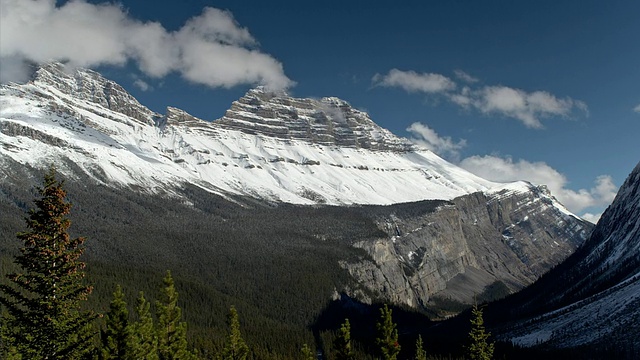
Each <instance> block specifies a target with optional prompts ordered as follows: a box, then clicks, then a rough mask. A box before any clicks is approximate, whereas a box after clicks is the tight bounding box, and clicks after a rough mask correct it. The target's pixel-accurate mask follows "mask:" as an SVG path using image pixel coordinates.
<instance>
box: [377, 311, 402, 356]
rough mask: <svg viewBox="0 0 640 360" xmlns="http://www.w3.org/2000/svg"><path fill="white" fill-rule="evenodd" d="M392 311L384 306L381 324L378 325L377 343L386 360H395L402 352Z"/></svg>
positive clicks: (381, 312) (381, 313)
mask: <svg viewBox="0 0 640 360" xmlns="http://www.w3.org/2000/svg"><path fill="white" fill-rule="evenodd" d="M391 313H392V311H391V309H389V307H388V306H387V304H385V305H384V307H383V308H381V309H380V322H379V323H377V324H376V327H377V328H378V338H377V339H376V343H377V344H378V346H379V347H380V353H381V355H382V358H383V359H384V360H395V359H396V358H397V357H398V353H399V352H400V344H398V330H397V329H396V324H395V323H394V322H393V320H392V319H391Z"/></svg>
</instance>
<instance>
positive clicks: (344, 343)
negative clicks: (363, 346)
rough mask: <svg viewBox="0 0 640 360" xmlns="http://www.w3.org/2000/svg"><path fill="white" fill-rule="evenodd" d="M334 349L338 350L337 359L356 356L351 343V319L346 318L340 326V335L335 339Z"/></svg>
mask: <svg viewBox="0 0 640 360" xmlns="http://www.w3.org/2000/svg"><path fill="white" fill-rule="evenodd" d="M333 349H334V350H335V352H336V353H335V355H336V360H353V359H355V358H356V357H355V354H354V352H353V346H352V345H351V323H349V319H344V323H343V324H342V326H340V330H339V331H338V337H337V338H336V339H335V340H334V341H333Z"/></svg>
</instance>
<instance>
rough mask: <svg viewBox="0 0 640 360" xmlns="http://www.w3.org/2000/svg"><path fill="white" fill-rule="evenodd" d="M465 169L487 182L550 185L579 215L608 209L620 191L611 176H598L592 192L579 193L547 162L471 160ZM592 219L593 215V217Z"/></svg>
mask: <svg viewBox="0 0 640 360" xmlns="http://www.w3.org/2000/svg"><path fill="white" fill-rule="evenodd" d="M459 165H460V166H461V167H462V168H464V169H466V170H468V171H470V172H472V173H474V174H476V175H478V176H480V177H483V178H485V179H488V180H492V181H498V182H508V181H516V180H527V181H530V182H532V183H534V184H537V185H547V187H548V188H549V190H551V193H552V194H553V195H554V196H555V197H556V198H557V199H558V200H559V201H560V202H561V203H562V204H564V205H565V206H566V207H567V208H568V209H569V210H570V211H572V212H573V213H576V214H577V213H580V212H581V211H583V210H584V209H586V208H589V207H603V206H607V205H609V204H610V203H611V202H612V201H613V199H614V198H615V196H616V192H617V190H618V187H617V186H616V185H615V184H614V183H613V179H612V178H611V176H609V175H601V176H598V177H597V178H596V179H595V180H594V186H593V187H592V188H590V189H579V190H577V191H575V190H571V189H568V188H567V185H568V183H569V181H568V180H567V178H566V177H565V176H564V175H563V174H561V173H560V172H558V171H557V170H555V169H553V168H552V167H551V166H549V165H547V164H546V163H544V162H529V161H526V160H522V159H521V160H518V161H513V159H511V158H510V157H506V158H502V157H498V156H491V155H487V156H477V155H476V156H471V157H468V158H465V159H464V160H462V161H461V162H460V164H459ZM592 216H593V215H592Z"/></svg>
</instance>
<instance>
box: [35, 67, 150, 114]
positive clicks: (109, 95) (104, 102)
mask: <svg viewBox="0 0 640 360" xmlns="http://www.w3.org/2000/svg"><path fill="white" fill-rule="evenodd" d="M33 83H40V84H46V85H49V86H51V87H53V88H55V89H56V90H58V91H60V92H62V93H63V94H65V95H69V96H71V97H72V98H73V99H75V100H85V101H87V102H90V103H94V104H98V105H100V106H102V107H104V108H105V109H109V110H111V111H114V112H118V113H121V114H124V115H126V116H128V117H131V118H133V119H136V120H138V121H141V122H143V123H145V124H153V119H154V118H156V117H158V114H156V113H154V112H153V111H151V110H149V109H148V108H147V107H145V106H143V105H142V104H140V103H139V102H138V100H136V99H135V98H134V97H133V96H131V94H129V93H128V92H127V91H126V90H125V89H124V88H123V87H122V86H120V85H118V84H117V83H116V82H114V81H111V80H108V79H106V78H104V77H103V76H102V75H100V74H99V73H97V72H95V71H92V70H89V69H82V68H80V69H67V68H66V67H65V66H64V65H62V64H60V63H49V64H45V65H43V66H42V67H40V68H39V69H38V70H37V71H36V72H35V75H34V78H33Z"/></svg>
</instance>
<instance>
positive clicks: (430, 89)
mask: <svg viewBox="0 0 640 360" xmlns="http://www.w3.org/2000/svg"><path fill="white" fill-rule="evenodd" d="M454 73H455V75H456V77H457V78H458V79H460V80H461V81H462V82H464V83H467V84H468V85H465V86H462V87H459V86H458V85H457V84H456V82H454V81H453V80H451V79H449V78H448V77H446V76H444V75H440V74H433V73H422V74H418V73H416V72H415V71H401V70H398V69H392V70H391V71H389V73H388V74H387V75H380V74H376V75H375V76H374V77H373V79H372V81H373V84H374V85H376V86H385V87H399V88H402V89H404V90H406V91H407V92H422V93H425V94H428V95H434V94H438V95H444V97H445V98H447V99H448V100H449V101H451V102H453V103H454V104H456V105H458V106H460V107H462V108H464V109H474V110H476V111H479V112H480V113H482V114H486V115H498V116H505V117H509V118H513V119H517V120H519V121H520V122H522V123H523V124H524V125H525V126H527V127H529V128H538V129H539V128H543V127H544V126H543V124H542V121H541V120H542V119H547V118H551V117H565V118H569V117H571V115H572V114H573V113H574V112H576V111H578V112H582V113H584V114H585V115H586V116H588V115H589V111H588V107H587V104H585V103H584V102H582V101H580V100H574V99H572V98H570V97H565V98H559V97H557V96H555V95H553V94H551V93H549V92H547V91H533V92H527V91H524V90H521V89H517V88H512V87H508V86H502V85H499V86H478V85H477V84H475V85H474V83H476V82H478V79H476V78H474V77H473V76H471V75H469V74H467V73H465V72H464V71H462V70H455V71H454Z"/></svg>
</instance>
